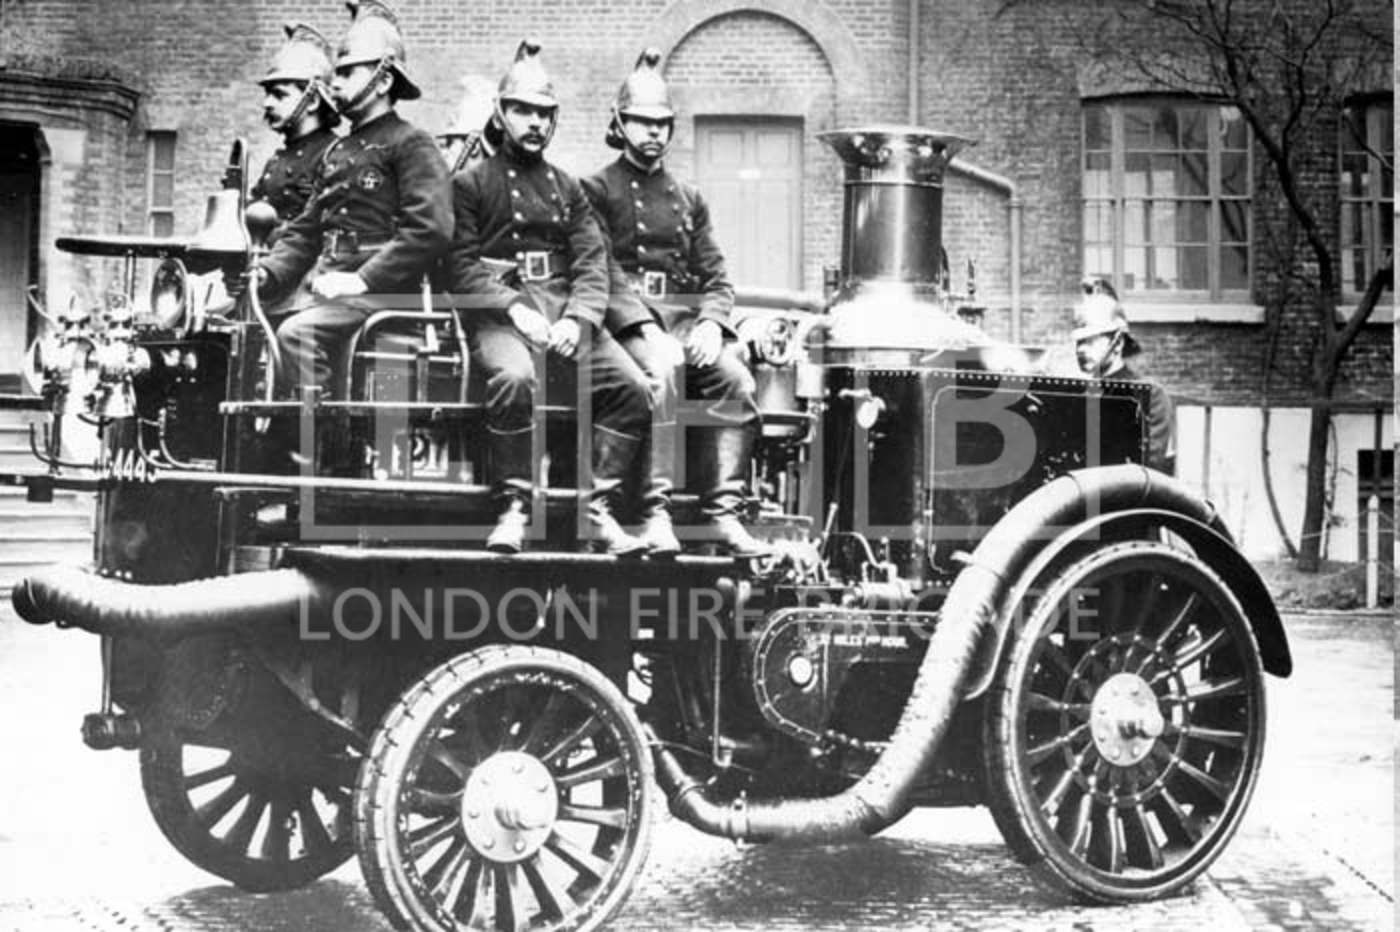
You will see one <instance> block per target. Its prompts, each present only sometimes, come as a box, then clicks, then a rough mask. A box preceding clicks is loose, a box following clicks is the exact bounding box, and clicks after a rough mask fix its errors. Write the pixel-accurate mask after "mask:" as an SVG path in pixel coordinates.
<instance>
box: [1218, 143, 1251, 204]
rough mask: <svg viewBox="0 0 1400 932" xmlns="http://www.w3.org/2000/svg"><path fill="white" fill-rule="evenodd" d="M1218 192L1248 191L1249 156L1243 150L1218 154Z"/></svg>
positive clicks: (1241, 192) (1244, 192)
mask: <svg viewBox="0 0 1400 932" xmlns="http://www.w3.org/2000/svg"><path fill="white" fill-rule="evenodd" d="M1220 193H1221V194H1248V193H1249V156H1248V155H1247V154H1245V153H1243V152H1240V153H1224V154H1222V155H1221V156H1220Z"/></svg>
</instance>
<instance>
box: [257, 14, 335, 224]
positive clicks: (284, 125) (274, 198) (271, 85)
mask: <svg viewBox="0 0 1400 932" xmlns="http://www.w3.org/2000/svg"><path fill="white" fill-rule="evenodd" d="M283 29H284V30H285V31H286V34H287V41H286V44H285V45H283V46H282V49H281V51H279V52H278V53H277V55H276V57H274V58H273V59H272V67H270V68H269V69H268V70H267V75H266V76H264V77H263V79H262V80H261V81H259V82H258V84H259V85H260V86H261V87H262V89H263V122H265V123H266V124H267V125H268V127H269V128H270V129H271V130H272V131H273V132H275V133H277V134H278V135H279V136H281V137H282V147H281V148H280V149H278V150H277V151H276V152H274V153H273V154H272V158H270V159H268V160H267V164H266V165H264V166H263V170H262V175H261V176H259V178H258V180H257V183H256V184H254V185H253V188H252V191H251V192H250V195H251V197H252V199H253V200H259V201H266V202H267V203H268V204H270V205H271V206H272V208H273V209H274V210H276V211H277V226H276V228H274V230H273V232H272V234H271V236H269V238H268V245H272V244H273V243H275V242H277V240H278V238H279V237H280V235H281V231H282V229H283V227H285V226H286V225H287V224H288V223H289V222H291V221H292V220H293V219H295V218H296V217H297V216H298V215H300V214H301V212H302V209H303V208H304V207H306V201H307V199H308V198H310V196H311V187H312V185H313V183H314V182H315V179H316V169H317V168H318V167H319V166H320V164H321V158H322V156H323V155H325V152H326V149H327V148H328V147H329V146H330V144H331V143H333V142H335V134H334V133H333V132H332V130H333V129H334V128H335V126H336V124H337V123H339V122H340V114H339V113H337V112H336V109H335V101H334V100H333V99H332V98H331V89H330V84H331V47H330V43H329V42H327V41H326V38H325V36H323V35H321V34H320V33H319V32H317V31H316V30H315V29H313V28H311V27H310V26H308V25H306V24H305V23H288V24H287V25H285V26H284V27H283Z"/></svg>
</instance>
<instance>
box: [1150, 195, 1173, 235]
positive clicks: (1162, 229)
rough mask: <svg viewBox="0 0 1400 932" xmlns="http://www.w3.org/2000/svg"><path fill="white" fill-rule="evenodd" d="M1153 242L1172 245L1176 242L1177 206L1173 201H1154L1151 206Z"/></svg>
mask: <svg viewBox="0 0 1400 932" xmlns="http://www.w3.org/2000/svg"><path fill="white" fill-rule="evenodd" d="M1150 213H1151V216H1152V242H1154V243H1170V242H1173V241H1175V240H1176V204H1175V203H1174V202H1173V201H1153V202H1152V204H1151V211H1150Z"/></svg>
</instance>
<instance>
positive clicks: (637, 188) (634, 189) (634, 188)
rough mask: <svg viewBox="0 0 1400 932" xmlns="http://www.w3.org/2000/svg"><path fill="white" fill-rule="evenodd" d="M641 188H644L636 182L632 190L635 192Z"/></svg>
mask: <svg viewBox="0 0 1400 932" xmlns="http://www.w3.org/2000/svg"><path fill="white" fill-rule="evenodd" d="M641 187H642V186H641V185H639V184H637V182H635V181H634V182H632V190H633V191H637V190H639V189H640V188H641Z"/></svg>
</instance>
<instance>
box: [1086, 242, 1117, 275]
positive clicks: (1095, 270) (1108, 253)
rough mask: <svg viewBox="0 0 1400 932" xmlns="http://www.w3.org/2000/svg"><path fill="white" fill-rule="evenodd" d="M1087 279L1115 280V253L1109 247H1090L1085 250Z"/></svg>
mask: <svg viewBox="0 0 1400 932" xmlns="http://www.w3.org/2000/svg"><path fill="white" fill-rule="evenodd" d="M1084 275H1085V277H1102V278H1107V279H1110V280H1111V279H1112V278H1113V252H1112V250H1110V249H1109V248H1108V247H1107V246H1089V247H1086V248H1085V249H1084Z"/></svg>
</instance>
